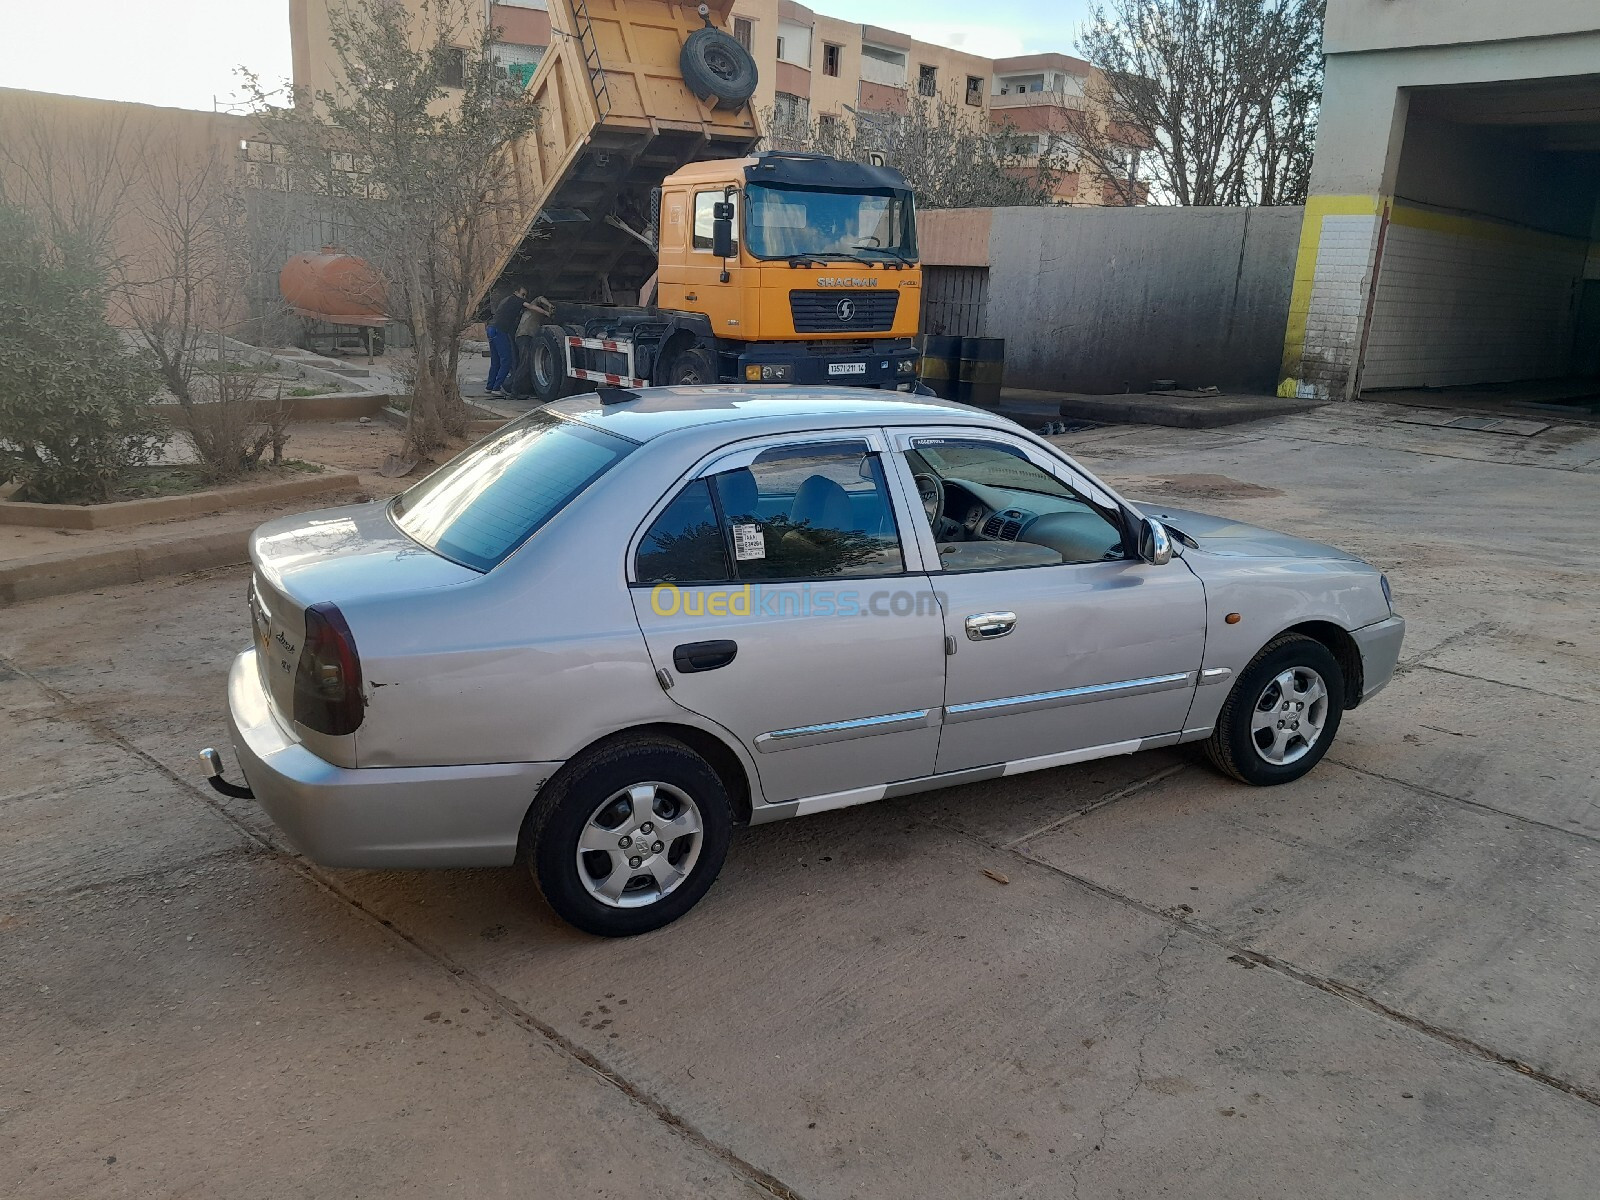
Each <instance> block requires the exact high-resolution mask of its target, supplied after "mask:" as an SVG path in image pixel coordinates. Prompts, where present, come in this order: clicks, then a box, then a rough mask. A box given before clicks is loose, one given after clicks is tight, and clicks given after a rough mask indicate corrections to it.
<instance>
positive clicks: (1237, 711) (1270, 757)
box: [1205, 633, 1345, 787]
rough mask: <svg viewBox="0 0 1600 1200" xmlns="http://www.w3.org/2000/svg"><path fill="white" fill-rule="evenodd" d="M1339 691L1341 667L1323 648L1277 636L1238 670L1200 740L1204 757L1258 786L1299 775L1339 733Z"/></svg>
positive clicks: (1297, 637) (1294, 636)
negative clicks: (1212, 724) (1207, 732)
mask: <svg viewBox="0 0 1600 1200" xmlns="http://www.w3.org/2000/svg"><path fill="white" fill-rule="evenodd" d="M1344 694H1345V681H1344V671H1343V670H1342V669H1341V667H1340V666H1339V660H1338V659H1336V658H1334V656H1333V652H1332V651H1331V650H1329V649H1328V647H1326V646H1325V645H1323V644H1322V643H1321V642H1319V641H1317V640H1315V639H1314V638H1310V637H1307V636H1306V635H1305V634H1303V633H1281V634H1279V635H1278V636H1277V637H1275V638H1273V639H1272V641H1270V642H1268V643H1267V644H1266V645H1265V646H1263V647H1262V648H1261V652H1260V653H1259V654H1257V655H1256V656H1255V658H1253V659H1252V660H1251V661H1250V665H1249V666H1247V667H1245V669H1244V670H1243V671H1242V672H1240V674H1239V679H1238V682H1236V683H1235V684H1234V685H1233V689H1232V690H1231V691H1230V692H1229V693H1228V696H1227V699H1226V700H1224V701H1223V703H1222V709H1221V711H1220V712H1218V713H1217V723H1216V725H1215V727H1213V729H1212V731H1211V736H1210V737H1208V738H1207V739H1206V741H1205V750H1206V757H1207V758H1209V759H1210V760H1211V762H1212V765H1214V766H1215V767H1216V768H1217V769H1218V770H1219V771H1222V772H1223V773H1225V774H1227V775H1231V776H1233V777H1234V778H1235V779H1237V780H1239V781H1240V782H1241V783H1249V784H1254V785H1255V786H1257V787H1267V786H1271V785H1272V784H1277V783H1289V782H1292V781H1293V780H1296V779H1299V778H1300V777H1301V776H1302V775H1304V774H1305V773H1306V772H1307V771H1309V770H1311V769H1312V768H1313V767H1315V766H1316V765H1317V763H1318V762H1320V761H1321V760H1322V756H1323V755H1324V754H1326V753H1327V752H1328V747H1329V746H1330V745H1332V744H1333V740H1334V738H1335V737H1337V736H1338V733H1339V722H1340V720H1341V718H1342V717H1343V716H1344Z"/></svg>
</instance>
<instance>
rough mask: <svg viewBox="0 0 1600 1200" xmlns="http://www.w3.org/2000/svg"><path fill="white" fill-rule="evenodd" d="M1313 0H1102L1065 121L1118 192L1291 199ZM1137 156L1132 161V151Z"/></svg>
mask: <svg viewBox="0 0 1600 1200" xmlns="http://www.w3.org/2000/svg"><path fill="white" fill-rule="evenodd" d="M1323 8H1324V0H1106V3H1102V4H1097V5H1096V7H1095V8H1094V10H1093V11H1092V12H1091V14H1090V17H1089V21H1088V24H1087V25H1086V27H1085V29H1084V32H1083V33H1082V34H1081V35H1080V37H1079V39H1078V48H1079V51H1080V52H1081V53H1082V54H1083V55H1084V56H1085V57H1086V58H1088V59H1089V60H1090V61H1091V62H1094V63H1096V64H1097V65H1098V66H1099V67H1100V68H1101V70H1102V72H1103V73H1102V74H1101V75H1100V76H1098V77H1097V78H1096V79H1095V80H1093V81H1092V82H1091V85H1090V98H1091V100H1092V101H1093V103H1092V104H1091V105H1090V106H1089V111H1090V112H1093V111H1095V110H1100V111H1104V112H1107V113H1109V114H1110V120H1108V121H1105V122H1103V123H1096V122H1095V121H1093V120H1092V119H1088V117H1087V115H1085V116H1082V117H1080V118H1079V122H1078V125H1079V127H1078V128H1076V129H1075V130H1074V135H1075V137H1076V140H1077V142H1078V148H1079V151H1080V153H1081V154H1082V155H1083V157H1084V159H1085V160H1086V161H1088V162H1090V163H1093V164H1094V166H1095V167H1096V168H1097V170H1098V171H1099V173H1100V174H1102V175H1103V176H1104V177H1105V178H1106V179H1107V181H1108V182H1109V183H1110V184H1111V186H1113V187H1115V188H1117V189H1119V191H1120V194H1121V196H1122V198H1123V199H1124V202H1128V203H1132V202H1134V199H1133V197H1134V196H1135V194H1136V193H1138V192H1140V191H1141V190H1142V189H1147V190H1148V196H1149V199H1150V200H1152V201H1155V202H1164V203H1169V204H1195V205H1218V204H1298V203H1301V202H1302V201H1303V200H1304V199H1305V193H1306V185H1307V183H1308V181H1309V177H1310V170H1311V154H1312V149H1313V145H1314V143H1315V140H1316V124H1317V111H1318V107H1319V104H1320V102H1321V96H1322V54H1321V38H1322V17H1323ZM1135 154H1136V155H1137V157H1136V159H1135V158H1134V155H1135Z"/></svg>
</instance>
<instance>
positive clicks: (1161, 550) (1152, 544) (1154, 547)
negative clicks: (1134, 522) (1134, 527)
mask: <svg viewBox="0 0 1600 1200" xmlns="http://www.w3.org/2000/svg"><path fill="white" fill-rule="evenodd" d="M1139 557H1140V558H1142V559H1144V561H1145V562H1147V563H1149V564H1150V565H1151V566H1153V567H1160V566H1164V565H1165V564H1167V563H1169V562H1171V561H1172V539H1171V538H1170V537H1168V536H1167V527H1166V526H1165V525H1163V524H1162V523H1161V522H1160V521H1157V520H1155V519H1154V518H1152V517H1146V518H1144V520H1143V522H1142V523H1141V524H1140V526H1139Z"/></svg>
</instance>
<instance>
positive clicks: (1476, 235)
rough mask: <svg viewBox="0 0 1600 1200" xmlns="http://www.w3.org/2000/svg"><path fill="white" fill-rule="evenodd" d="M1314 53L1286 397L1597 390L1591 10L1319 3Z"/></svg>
mask: <svg viewBox="0 0 1600 1200" xmlns="http://www.w3.org/2000/svg"><path fill="white" fill-rule="evenodd" d="M1323 52H1324V59H1325V62H1326V66H1327V83H1326V87H1325V89H1324V93H1323V102H1322V114H1321V119H1320V122H1319V130H1318V138H1317V153H1316V160H1315V163H1314V164H1313V167H1312V174H1311V188H1310V196H1309V197H1308V199H1307V203H1306V214H1305V221H1304V226H1303V231H1302V234H1301V242H1300V254H1299V265H1298V267H1297V270H1296V277H1295V285H1294V294H1293V299H1292V301H1291V303H1290V312H1289V326H1288V334H1287V338H1286V345H1285V351H1284V366H1283V373H1282V376H1281V383H1280V388H1279V390H1280V391H1281V392H1283V393H1284V394H1285V395H1295V394H1298V395H1305V396H1319V397H1322V396H1329V397H1334V398H1345V397H1349V396H1352V395H1355V394H1357V393H1371V392H1374V391H1378V390H1380V389H1387V388H1417V387H1451V386H1477V385H1482V384H1507V383H1516V382H1521V381H1534V380H1539V381H1549V380H1557V381H1570V385H1571V386H1572V387H1574V388H1576V390H1577V392H1578V393H1580V394H1581V393H1583V392H1584V391H1591V392H1592V390H1593V388H1594V387H1595V386H1600V384H1597V381H1600V74H1597V71H1600V4H1596V3H1595V0H1523V2H1522V3H1519V4H1515V5H1508V4H1505V3H1503V2H1502V0H1328V16H1327V25H1326V30H1325V35H1324V39H1323ZM1546 390H1547V394H1553V393H1548V385H1547V389H1546Z"/></svg>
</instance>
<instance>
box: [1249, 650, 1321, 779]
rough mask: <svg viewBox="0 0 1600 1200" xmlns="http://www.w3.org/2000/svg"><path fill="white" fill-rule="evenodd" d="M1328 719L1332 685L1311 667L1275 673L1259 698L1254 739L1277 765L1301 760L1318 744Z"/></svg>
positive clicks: (1264, 755) (1253, 716)
mask: <svg viewBox="0 0 1600 1200" xmlns="http://www.w3.org/2000/svg"><path fill="white" fill-rule="evenodd" d="M1327 720H1328V685H1327V684H1326V683H1324V682H1323V679H1322V676H1321V675H1319V674H1317V672H1315V671H1313V670H1312V669H1311V668H1310V667H1304V666H1297V667H1290V668H1289V669H1288V670H1286V671H1280V672H1279V673H1278V674H1277V675H1275V676H1273V678H1272V681H1271V682H1270V683H1268V684H1267V686H1266V687H1265V688H1264V689H1262V692H1261V695H1260V696H1259V697H1258V698H1257V699H1256V703H1255V708H1254V710H1253V712H1252V714H1251V717H1250V742H1251V744H1252V745H1253V746H1255V748H1256V753H1257V754H1259V755H1260V756H1261V757H1262V759H1263V760H1264V761H1266V762H1269V763H1271V764H1272V765H1273V766H1275V767H1285V766H1288V765H1290V764H1291V763H1297V762H1299V761H1300V760H1301V759H1302V758H1304V757H1305V756H1306V755H1307V754H1309V753H1311V748H1312V747H1313V746H1315V745H1316V744H1317V739H1318V738H1319V737H1321V736H1322V727H1323V725H1324V724H1326V722H1327Z"/></svg>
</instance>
